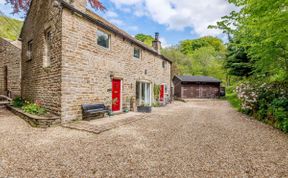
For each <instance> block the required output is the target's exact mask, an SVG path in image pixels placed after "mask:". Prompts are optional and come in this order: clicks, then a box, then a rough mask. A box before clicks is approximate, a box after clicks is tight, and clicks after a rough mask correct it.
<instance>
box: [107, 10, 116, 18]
mask: <svg viewBox="0 0 288 178" xmlns="http://www.w3.org/2000/svg"><path fill="white" fill-rule="evenodd" d="M104 16H105V17H106V18H115V17H118V14H117V13H116V12H114V11H105V13H104Z"/></svg>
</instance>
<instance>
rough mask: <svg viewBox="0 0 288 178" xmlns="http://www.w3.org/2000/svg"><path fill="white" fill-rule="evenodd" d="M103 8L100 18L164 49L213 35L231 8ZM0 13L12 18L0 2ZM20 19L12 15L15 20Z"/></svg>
mask: <svg viewBox="0 0 288 178" xmlns="http://www.w3.org/2000/svg"><path fill="white" fill-rule="evenodd" d="M101 2H102V3H103V4H104V5H105V6H106V8H107V11H106V12H105V13H100V12H97V13H100V15H101V16H103V17H104V18H106V19H107V20H109V21H110V22H112V23H113V24H115V25H117V26H118V27H120V28H122V29H124V30H125V31H127V32H128V33H130V34H131V35H135V34H137V33H145V34H150V35H154V33H155V32H159V33H160V36H161V40H162V43H163V45H164V46H169V45H174V44H177V43H178V42H179V41H181V40H184V39H194V38H198V37H201V36H206V35H213V36H219V37H221V38H223V35H221V32H220V31H217V30H210V29H207V27H208V26H209V25H213V24H215V23H216V22H217V21H219V20H220V18H221V17H222V16H224V15H228V14H229V13H230V11H231V10H234V9H235V7H234V6H232V5H230V4H229V3H228V2H227V0H102V1H101ZM0 10H1V11H2V12H4V13H5V14H6V15H8V16H13V15H12V14H10V13H11V11H12V9H11V7H10V6H8V5H5V0H0ZM21 16H23V15H16V16H15V15H14V17H15V18H19V17H21Z"/></svg>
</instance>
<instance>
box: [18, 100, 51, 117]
mask: <svg viewBox="0 0 288 178" xmlns="http://www.w3.org/2000/svg"><path fill="white" fill-rule="evenodd" d="M22 109H23V111H24V112H27V113H29V114H34V115H43V114H45V113H46V111H45V109H44V108H42V107H41V106H40V105H38V104H36V103H29V102H26V103H25V105H24V106H23V107H22Z"/></svg>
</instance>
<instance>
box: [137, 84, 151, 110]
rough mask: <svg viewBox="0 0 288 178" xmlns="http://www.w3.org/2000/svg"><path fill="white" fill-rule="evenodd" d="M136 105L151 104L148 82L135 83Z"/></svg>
mask: <svg viewBox="0 0 288 178" xmlns="http://www.w3.org/2000/svg"><path fill="white" fill-rule="evenodd" d="M136 99H137V105H138V106H140V105H149V106H150V105H151V84H150V83H148V82H137V83H136Z"/></svg>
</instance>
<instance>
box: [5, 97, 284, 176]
mask: <svg viewBox="0 0 288 178" xmlns="http://www.w3.org/2000/svg"><path fill="white" fill-rule="evenodd" d="M235 176H238V177H288V135H285V134H283V133H281V132H280V131H278V130H276V129H273V128H271V127H270V126H267V125H264V124H262V123H260V122H257V121H252V120H249V119H247V118H245V117H244V116H243V115H241V114H239V113H237V112H236V111H235V110H233V109H232V108H231V107H230V106H229V104H228V103H227V102H226V101H218V100H203V101H201V100H200V101H191V102H189V103H178V102H176V103H174V104H172V105H169V106H167V107H164V108H157V109H155V112H153V113H152V114H151V115H150V116H149V117H148V118H147V119H143V120H139V121H137V122H134V123H132V124H129V125H125V126H121V127H119V128H116V129H113V130H110V131H107V132H104V133H101V134H99V135H97V134H92V133H88V132H83V131H77V130H71V129H66V128H62V127H53V128H49V129H36V128H31V127H30V126H29V125H28V124H26V123H25V122H24V121H23V120H21V119H19V118H17V117H16V116H13V115H12V114H10V113H9V112H8V111H5V110H0V177H29V178H30V177H41V178H42V177H235Z"/></svg>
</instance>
